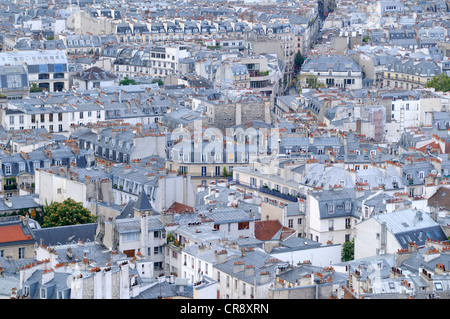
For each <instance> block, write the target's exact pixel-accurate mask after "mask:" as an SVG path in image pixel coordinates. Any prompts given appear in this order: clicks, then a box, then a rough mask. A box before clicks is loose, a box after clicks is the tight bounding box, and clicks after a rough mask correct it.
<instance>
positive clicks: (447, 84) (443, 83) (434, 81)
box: [426, 73, 450, 92]
mask: <svg viewBox="0 0 450 319" xmlns="http://www.w3.org/2000/svg"><path fill="white" fill-rule="evenodd" d="M426 87H427V88H434V89H435V90H436V91H443V92H448V91H450V77H449V76H448V75H447V74H444V73H441V74H439V75H438V76H433V77H432V78H431V80H430V81H428V82H427V85H426Z"/></svg>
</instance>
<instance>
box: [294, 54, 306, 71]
mask: <svg viewBox="0 0 450 319" xmlns="http://www.w3.org/2000/svg"><path fill="white" fill-rule="evenodd" d="M303 62H305V57H304V56H303V55H302V54H301V53H300V52H297V53H296V54H295V57H294V66H295V70H296V71H299V70H300V68H301V67H302V65H303Z"/></svg>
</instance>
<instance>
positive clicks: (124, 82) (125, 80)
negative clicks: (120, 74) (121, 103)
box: [119, 76, 136, 85]
mask: <svg viewBox="0 0 450 319" xmlns="http://www.w3.org/2000/svg"><path fill="white" fill-rule="evenodd" d="M119 85H136V81H135V80H133V79H129V78H128V77H127V76H126V77H124V78H123V80H122V81H120V82H119Z"/></svg>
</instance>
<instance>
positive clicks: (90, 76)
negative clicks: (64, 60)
mask: <svg viewBox="0 0 450 319" xmlns="http://www.w3.org/2000/svg"><path fill="white" fill-rule="evenodd" d="M74 78H78V79H81V80H84V81H111V80H116V79H117V78H118V77H117V75H115V74H112V73H110V72H108V71H105V70H102V69H100V68H99V67H96V66H94V67H92V68H89V69H87V70H85V71H83V72H78V73H77V74H75V75H74Z"/></svg>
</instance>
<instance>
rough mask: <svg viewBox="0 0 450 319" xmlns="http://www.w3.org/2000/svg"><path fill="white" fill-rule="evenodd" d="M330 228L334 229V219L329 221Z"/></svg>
mask: <svg viewBox="0 0 450 319" xmlns="http://www.w3.org/2000/svg"><path fill="white" fill-rule="evenodd" d="M328 230H334V221H333V220H332V219H330V220H329V221H328Z"/></svg>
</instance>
